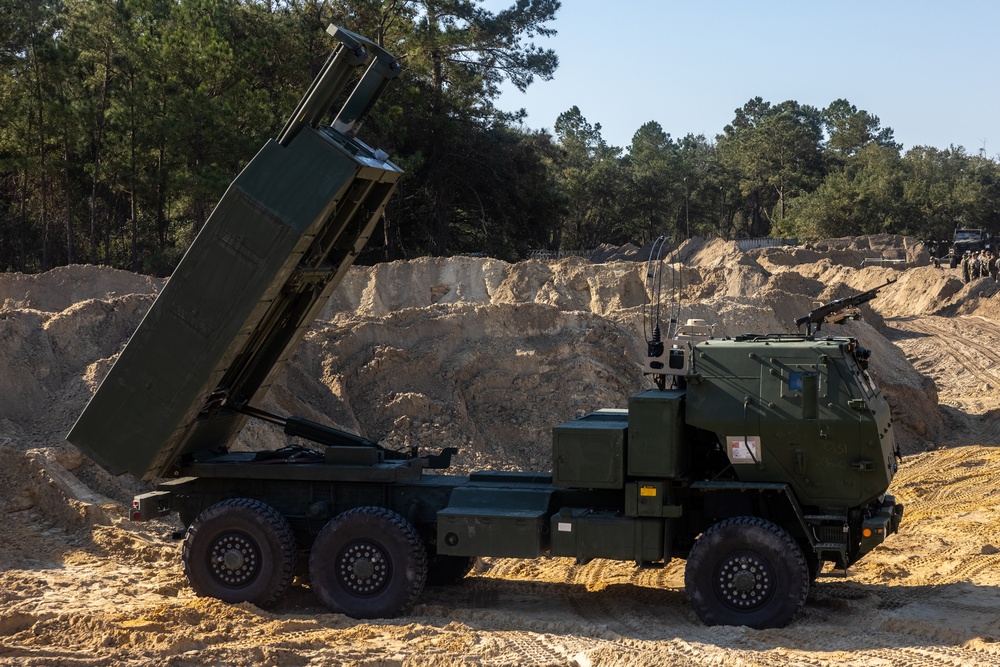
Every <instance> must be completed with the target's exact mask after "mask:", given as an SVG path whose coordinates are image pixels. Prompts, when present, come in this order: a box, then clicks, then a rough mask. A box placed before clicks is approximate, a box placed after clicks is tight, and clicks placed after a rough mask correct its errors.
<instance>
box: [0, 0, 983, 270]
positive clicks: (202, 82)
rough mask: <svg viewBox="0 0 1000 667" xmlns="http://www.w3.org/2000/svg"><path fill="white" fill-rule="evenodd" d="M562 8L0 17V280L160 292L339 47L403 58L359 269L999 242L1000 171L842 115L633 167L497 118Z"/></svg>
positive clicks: (180, 3) (758, 116)
mask: <svg viewBox="0 0 1000 667" xmlns="http://www.w3.org/2000/svg"><path fill="white" fill-rule="evenodd" d="M559 4H560V3H559V2H558V1H557V0H512V4H511V5H510V6H509V7H508V8H506V9H501V10H498V11H488V10H486V9H484V8H483V7H482V6H481V0H0V39H2V40H3V41H2V43H0V270H16V271H28V272H31V271H40V270H46V269H49V268H52V267H54V266H59V265H63V264H69V263H87V262H89V263H100V264H106V265H111V266H115V267H119V268H125V269H129V270H135V271H143V272H150V273H157V274H166V273H169V271H170V270H171V269H172V267H173V266H174V265H176V263H177V261H178V260H179V258H180V256H181V254H182V253H183V252H184V250H185V249H186V247H187V246H188V245H189V243H190V241H191V240H192V239H193V237H194V235H195V234H197V232H198V231H199V229H200V228H201V227H202V225H203V224H204V222H205V220H206V219H207V218H208V215H209V214H210V213H211V210H212V207H213V206H214V204H215V202H216V201H217V200H218V198H219V197H220V196H221V194H222V192H223V191H224V190H225V188H226V187H227V185H228V184H229V182H230V181H231V180H232V178H233V177H234V175H235V174H236V173H238V171H239V170H240V169H241V168H242V167H243V166H244V165H245V164H246V163H247V162H248V161H249V160H250V159H251V158H252V157H253V155H254V154H255V153H256V151H257V150H258V149H259V148H260V146H261V145H263V143H264V142H265V141H266V140H267V139H268V138H271V137H274V136H276V135H277V133H278V132H279V131H280V129H281V128H282V126H283V125H284V122H285V120H286V119H287V115H288V114H290V113H291V111H292V110H293V109H294V107H295V104H296V103H297V102H298V100H299V98H300V97H301V95H302V94H303V92H304V91H305V90H306V88H307V87H308V85H309V83H310V82H311V81H312V79H313V77H314V76H315V75H316V73H317V72H318V71H319V70H320V68H321V67H322V65H323V63H324V61H325V60H326V58H327V56H328V55H329V52H330V50H331V49H332V48H333V47H334V44H332V43H331V42H332V40H331V39H330V38H329V36H328V35H327V34H326V32H325V28H326V26H327V25H328V24H330V23H333V24H335V25H341V26H344V27H346V28H348V29H350V30H353V31H355V32H357V33H360V34H362V35H365V36H366V37H369V38H370V39H372V40H373V41H376V42H377V43H379V44H380V45H381V46H383V47H384V48H386V49H387V50H388V51H389V52H391V53H393V54H395V55H396V56H397V57H399V59H400V62H401V64H402V65H403V68H404V69H403V75H402V76H401V77H400V80H397V81H395V82H394V83H393V85H391V86H390V87H389V89H388V90H387V92H386V93H385V94H384V95H383V96H382V99H381V100H380V102H379V104H378V106H377V107H376V110H375V112H374V113H373V114H372V115H371V116H370V117H369V119H368V121H367V122H366V124H365V127H364V129H363V131H362V138H363V139H364V140H365V141H366V143H369V144H370V145H373V146H376V147H379V148H382V149H383V150H385V151H387V152H388V153H389V154H390V155H391V156H392V159H393V161H394V162H396V163H397V164H399V165H400V166H401V167H402V168H403V169H405V170H406V176H405V177H404V179H403V180H402V181H401V183H400V185H399V187H398V190H397V194H396V195H394V197H393V198H392V200H391V201H390V204H389V205H388V206H387V208H386V212H385V216H384V219H383V221H382V224H381V227H380V231H379V232H377V235H376V236H375V237H373V239H372V241H371V242H370V243H369V246H368V247H367V248H366V251H365V255H364V256H363V258H362V261H369V262H374V261H380V260H387V259H396V258H404V257H414V256H418V255H425V254H431V255H450V254H458V253H471V252H475V253H483V254H487V255H490V256H494V257H500V258H503V259H508V260H516V259H519V258H521V257H524V256H525V255H526V254H527V252H528V251H529V250H530V249H535V248H544V249H547V250H551V251H560V250H563V251H564V250H577V249H587V248H592V247H595V246H597V245H599V244H602V243H609V244H623V243H626V242H631V243H635V244H637V245H641V244H642V243H644V242H646V241H648V240H649V239H651V238H654V237H656V236H661V235H666V236H668V237H671V238H673V239H674V240H681V239H684V238H688V237H691V236H695V235H699V236H718V237H722V238H728V239H731V238H741V237H752V236H768V235H772V236H782V237H796V238H799V239H810V238H822V237H831V236H848V235H857V234H871V233H881V232H888V233H899V234H909V235H913V236H917V237H922V238H935V239H940V238H948V237H949V236H950V234H951V231H952V229H954V227H955V226H956V225H957V224H961V225H963V226H968V227H983V228H986V229H989V230H990V231H992V232H997V231H1000V210H998V208H1000V166H998V164H997V162H996V161H995V160H993V159H990V158H988V157H987V156H985V155H983V154H979V155H970V154H968V153H966V151H965V150H964V149H963V148H962V147H954V146H953V147H949V148H947V149H943V150H941V149H936V148H931V147H916V148H913V149H910V150H908V151H906V152H905V153H903V152H902V150H901V147H900V146H899V144H897V143H896V142H895V141H894V138H893V132H892V130H891V129H890V128H887V127H882V125H881V122H880V120H879V118H878V117H877V116H874V115H872V114H870V113H868V112H867V111H864V110H859V109H857V108H856V107H855V106H854V105H852V104H850V102H848V101H847V100H843V99H840V100H835V101H833V102H831V103H830V104H829V106H827V107H826V108H823V109H819V108H815V107H812V106H808V105H803V104H799V103H797V102H795V101H785V102H781V103H779V104H772V103H770V102H767V101H765V100H763V99H761V98H755V99H752V100H749V101H748V102H747V103H746V104H745V105H744V106H743V107H742V108H740V109H737V110H735V115H734V118H733V121H732V122H731V123H730V124H729V125H727V126H726V127H725V128H723V129H722V131H721V132H720V133H719V134H718V135H716V136H715V137H713V138H711V139H709V138H706V137H705V136H703V135H693V134H689V135H687V136H684V137H682V138H674V137H671V136H670V135H669V134H667V133H665V132H664V131H663V129H662V127H661V126H660V125H659V123H657V122H656V121H650V122H647V123H646V124H644V125H643V126H642V127H640V128H639V129H638V130H637V131H636V132H635V134H634V135H633V137H632V141H631V144H630V145H629V146H626V147H617V146H612V145H609V144H608V143H607V142H606V141H605V140H604V139H603V137H602V135H601V125H600V124H599V123H591V122H589V121H588V120H587V119H586V118H585V116H584V115H583V113H582V112H581V110H580V109H579V108H578V107H576V106H572V107H571V108H569V109H568V110H567V111H566V112H564V113H563V114H561V115H560V116H559V118H558V119H557V121H556V123H555V125H554V127H553V128H552V129H551V131H549V130H530V129H526V128H525V127H524V125H523V121H524V119H525V117H524V113H523V111H522V112H505V111H501V110H500V109H498V108H497V107H496V106H495V104H494V103H495V101H496V100H497V99H498V97H499V94H500V88H501V85H503V84H504V83H505V82H510V83H512V84H513V85H514V86H516V87H518V88H519V89H521V90H525V89H526V88H528V87H529V86H530V85H532V83H534V82H535V81H538V80H546V79H549V78H551V77H552V75H553V74H554V72H555V71H556V68H557V66H558V57H557V54H555V53H554V52H553V51H552V50H551V49H545V48H543V47H539V46H537V45H536V44H535V40H537V39H539V38H544V37H545V36H548V35H550V34H552V33H553V32H554V30H555V29H556V24H557V20H556V18H557V13H558V9H559Z"/></svg>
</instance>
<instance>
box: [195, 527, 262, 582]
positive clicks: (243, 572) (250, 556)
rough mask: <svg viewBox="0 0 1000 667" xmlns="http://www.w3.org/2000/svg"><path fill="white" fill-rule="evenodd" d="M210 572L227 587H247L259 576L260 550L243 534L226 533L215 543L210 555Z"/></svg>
mask: <svg viewBox="0 0 1000 667" xmlns="http://www.w3.org/2000/svg"><path fill="white" fill-rule="evenodd" d="M208 565H209V572H211V574H212V577H213V578H214V579H215V580H216V581H217V582H219V583H220V584H223V585H225V586H233V587H239V586H245V585H246V584H248V583H249V582H251V581H253V579H254V578H255V577H256V576H257V573H258V571H259V565H260V549H259V547H258V546H257V544H256V542H254V541H253V540H252V539H250V538H249V536H247V535H245V534H243V533H225V534H223V535H220V536H219V537H218V538H217V539H216V540H215V541H214V542H213V543H212V548H211V549H210V550H209V553H208Z"/></svg>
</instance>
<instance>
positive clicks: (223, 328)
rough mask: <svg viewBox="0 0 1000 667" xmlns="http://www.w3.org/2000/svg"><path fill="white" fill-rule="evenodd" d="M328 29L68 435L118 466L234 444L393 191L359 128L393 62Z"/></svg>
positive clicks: (162, 469)
mask: <svg viewBox="0 0 1000 667" xmlns="http://www.w3.org/2000/svg"><path fill="white" fill-rule="evenodd" d="M327 32H329V33H330V34H331V35H333V37H335V38H336V39H337V40H338V41H339V42H340V44H339V46H338V47H337V48H336V50H335V51H334V52H333V54H332V55H331V56H330V58H329V60H328V61H327V63H326V65H325V66H324V68H323V70H322V71H321V72H320V74H319V76H317V78H316V80H315V81H314V82H313V84H312V85H311V86H310V88H309V90H308V91H307V92H306V94H305V96H304V97H303V98H302V101H301V102H300V103H299V105H298V107H297V108H296V110H295V112H294V113H293V114H292V116H291V118H290V119H289V121H288V123H287V124H286V125H285V128H284V129H283V130H282V132H281V134H280V135H279V137H278V139H277V140H271V141H268V142H267V144H265V145H264V147H263V148H261V150H260V152H258V153H257V155H256V156H255V157H254V158H253V160H252V161H251V162H250V163H249V164H248V165H247V166H246V168H244V169H243V171H242V172H241V173H240V174H239V176H237V178H236V179H235V180H234V181H233V183H232V184H231V185H230V186H229V189H228V190H227V191H226V193H225V194H224V195H223V196H222V199H221V200H220V201H219V204H218V206H216V208H215V210H214V211H213V212H212V215H211V216H210V217H209V219H208V221H207V222H206V223H205V226H204V228H203V229H202V230H201V232H200V233H199V234H198V237H197V238H196V239H195V241H194V243H193V244H192V245H191V247H190V248H189V249H188V251H187V253H186V254H185V255H184V258H183V259H182V261H181V262H180V264H179V265H178V266H177V269H176V270H175V271H174V274H173V275H172V276H171V278H170V280H169V281H168V282H167V284H166V286H165V287H164V289H163V291H162V292H161V293H160V295H159V297H158V298H157V299H156V302H155V303H154V304H153V306H152V308H150V310H149V313H147V315H146V317H145V318H144V319H143V321H142V323H141V324H140V325H139V328H138V329H137V330H136V332H135V334H134V335H133V336H132V338H131V339H130V340H129V342H128V345H127V346H126V347H125V349H124V350H123V351H122V353H121V355H120V356H119V358H118V360H117V361H116V362H115V365H114V367H113V368H112V369H111V371H110V372H109V373H108V375H107V377H106V378H105V379H104V381H103V382H102V384H101V386H100V387H99V388H98V390H97V393H96V394H95V395H94V397H93V398H92V399H91V401H90V403H89V404H88V405H87V407H86V409H85V410H84V411H83V413H82V414H81V415H80V418H79V419H78V420H77V422H76V424H75V425H74V427H73V429H72V430H71V431H70V433H69V435H68V436H67V439H68V440H69V441H70V442H72V443H73V444H75V445H77V446H78V447H80V449H82V450H83V451H84V452H85V453H86V454H87V455H88V456H90V457H91V458H92V459H94V460H95V461H96V462H98V463H99V464H101V465H102V466H103V467H104V468H105V469H107V470H108V471H109V472H111V473H112V474H116V475H117V474H122V473H126V472H127V473H131V474H133V475H135V476H137V477H144V478H151V477H157V476H161V477H162V476H167V475H169V473H170V472H171V471H172V470H174V466H175V462H177V461H178V460H179V459H183V458H185V457H192V456H196V455H197V454H198V453H199V452H207V451H213V452H218V451H220V450H225V449H226V448H228V447H229V445H231V443H232V442H233V440H235V438H236V436H237V434H238V433H239V431H240V429H241V428H242V427H243V424H244V422H245V421H246V419H247V417H246V415H245V414H243V413H241V412H240V410H241V409H243V408H245V407H246V406H248V405H250V404H251V403H254V404H256V403H257V402H258V401H259V399H260V398H261V397H262V396H263V394H264V393H265V392H266V391H267V389H268V387H269V386H270V384H271V382H272V381H273V379H274V377H275V375H276V373H277V372H278V370H279V369H280V368H281V366H282V365H283V363H284V362H285V360H286V359H287V357H288V356H289V355H290V354H291V351H292V350H293V349H294V347H295V344H296V343H297V342H298V341H299V340H300V339H301V338H302V337H303V336H304V335H305V332H306V329H307V327H308V326H309V324H310V323H311V322H312V321H313V320H314V319H315V317H316V316H317V315H318V313H319V312H320V310H321V309H322V307H323V305H324V304H325V303H326V301H327V299H328V297H329V295H330V293H331V292H332V291H333V290H334V289H335V288H336V286H337V285H338V283H339V282H340V281H341V279H342V278H343V276H344V274H345V273H346V271H347V269H348V268H349V267H350V265H351V264H352V263H353V262H354V259H355V257H356V256H357V254H358V252H360V250H361V248H362V247H363V246H364V244H365V242H366V241H367V240H368V237H369V236H370V235H371V232H372V229H373V228H374V226H375V224H376V222H377V221H378V220H379V218H380V217H381V215H382V211H383V208H384V207H385V204H386V201H387V200H388V199H389V196H390V195H391V194H392V192H393V190H394V189H395V187H396V183H397V181H398V180H399V178H400V176H401V174H402V170H401V169H399V167H397V166H396V165H394V164H393V163H392V162H389V161H388V159H387V157H388V156H387V155H386V154H385V153H384V152H382V151H377V150H373V149H371V148H370V147H368V146H366V145H365V144H363V143H362V142H360V141H358V140H357V139H355V134H356V133H357V131H358V128H360V126H361V123H362V121H363V120H364V118H365V115H366V114H367V113H368V111H369V110H370V109H371V108H372V105H374V103H375V100H376V99H377V98H378V96H379V95H380V93H381V92H382V90H383V89H384V87H385V85H386V83H387V82H388V81H389V80H390V79H392V78H395V77H396V76H398V74H399V72H400V68H399V65H398V63H397V62H396V59H395V58H394V57H393V56H392V55H391V54H389V53H388V52H386V51H385V50H384V49H382V48H381V47H379V46H378V45H376V44H374V43H373V42H371V41H369V40H367V39H365V38H364V37H361V36H359V35H356V34H354V33H352V32H349V31H347V30H344V29H342V28H336V27H334V26H330V27H329V28H328V29H327ZM362 67H363V68H365V71H364V74H363V75H362V76H361V77H360V80H358V82H357V85H356V86H355V87H354V89H353V91H351V92H350V94H349V95H345V93H346V92H347V91H346V87H347V82H348V81H350V80H352V78H353V77H355V76H356V73H357V72H358V70H359V68H362ZM344 98H346V102H345V103H344V104H343V106H342V107H341V108H340V111H339V112H338V113H337V114H336V116H335V117H334V119H333V123H332V127H330V126H323V125H321V124H320V121H321V119H322V118H323V117H324V116H326V114H327V113H328V112H329V111H331V109H332V107H333V105H334V103H335V102H336V101H337V100H339V99H344Z"/></svg>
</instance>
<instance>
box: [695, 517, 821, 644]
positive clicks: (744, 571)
mask: <svg viewBox="0 0 1000 667" xmlns="http://www.w3.org/2000/svg"><path fill="white" fill-rule="evenodd" d="M809 583H810V573H809V567H808V565H807V563H806V559H805V557H804V556H803V555H802V550H801V549H800V548H799V545H798V544H796V542H795V540H794V539H792V536H791V535H789V534H788V532H787V531H785V530H784V529H782V528H781V527H779V526H777V525H775V524H773V523H771V522H770V521H766V520H764V519H761V518H758V517H736V518H733V519H727V520H725V521H720V522H719V523H717V524H715V525H713V526H712V527H711V528H709V529H708V530H706V531H705V532H704V533H703V534H702V535H701V537H699V538H698V540H697V541H696V542H695V544H694V547H692V549H691V553H690V554H689V555H688V560H687V565H686V567H685V571H684V587H685V589H686V591H687V596H688V600H689V602H690V604H691V607H692V609H694V612H695V613H696V614H697V615H698V617H699V618H700V619H701V620H702V621H703V622H704V623H705V624H707V625H747V626H750V627H752V628H780V627H784V626H785V625H787V624H788V623H789V622H790V621H791V620H792V618H794V617H795V614H797V613H798V611H799V609H801V608H802V605H803V604H804V603H805V600H806V596H807V595H808V593H809Z"/></svg>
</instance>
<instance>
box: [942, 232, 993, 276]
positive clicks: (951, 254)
mask: <svg viewBox="0 0 1000 667" xmlns="http://www.w3.org/2000/svg"><path fill="white" fill-rule="evenodd" d="M991 249H992V243H991V239H990V235H989V233H987V231H986V230H985V229H963V228H961V227H956V228H955V234H954V237H953V239H952V242H951V247H950V248H948V264H949V266H951V268H953V269H954V268H955V267H957V266H958V264H959V262H961V261H962V257H963V256H964V255H966V254H967V253H973V252H979V251H980V250H991Z"/></svg>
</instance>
